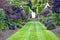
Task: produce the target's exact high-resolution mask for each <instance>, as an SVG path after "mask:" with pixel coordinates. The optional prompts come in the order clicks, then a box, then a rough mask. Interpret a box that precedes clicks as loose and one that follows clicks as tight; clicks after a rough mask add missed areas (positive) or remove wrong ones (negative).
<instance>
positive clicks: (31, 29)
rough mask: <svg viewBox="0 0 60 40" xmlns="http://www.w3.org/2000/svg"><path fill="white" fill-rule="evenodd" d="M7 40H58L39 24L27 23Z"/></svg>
mask: <svg viewBox="0 0 60 40" xmlns="http://www.w3.org/2000/svg"><path fill="white" fill-rule="evenodd" d="M7 40H60V39H59V38H58V37H57V36H56V35H55V34H54V33H52V32H51V31H49V30H47V29H46V28H45V26H44V25H43V24H41V23H40V22H28V23H27V24H26V25H25V26H24V27H23V28H22V29H20V30H19V31H18V32H16V33H15V34H13V35H12V36H11V37H9V38H8V39H7Z"/></svg>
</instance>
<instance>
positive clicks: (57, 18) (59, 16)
mask: <svg viewBox="0 0 60 40" xmlns="http://www.w3.org/2000/svg"><path fill="white" fill-rule="evenodd" d="M52 16H53V17H54V18H53V19H54V20H55V24H56V25H60V14H57V13H54V14H53V15H52Z"/></svg>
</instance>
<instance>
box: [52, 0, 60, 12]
mask: <svg viewBox="0 0 60 40" xmlns="http://www.w3.org/2000/svg"><path fill="white" fill-rule="evenodd" d="M51 4H52V11H53V12H56V13H60V0H53V1H52V3H51Z"/></svg>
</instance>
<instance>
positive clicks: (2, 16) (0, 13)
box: [0, 9, 7, 30]
mask: <svg viewBox="0 0 60 40" xmlns="http://www.w3.org/2000/svg"><path fill="white" fill-rule="evenodd" d="M4 19H5V14H4V11H3V10H2V9H0V30H2V29H5V28H6V27H7V24H6V23H5V20H4Z"/></svg>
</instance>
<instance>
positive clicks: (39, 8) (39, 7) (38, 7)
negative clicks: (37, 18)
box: [36, 4, 46, 14]
mask: <svg viewBox="0 0 60 40" xmlns="http://www.w3.org/2000/svg"><path fill="white" fill-rule="evenodd" d="M45 5H46V4H41V5H40V6H37V9H36V13H37V14H38V13H40V12H41V11H42V9H43V8H44V7H45Z"/></svg>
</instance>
